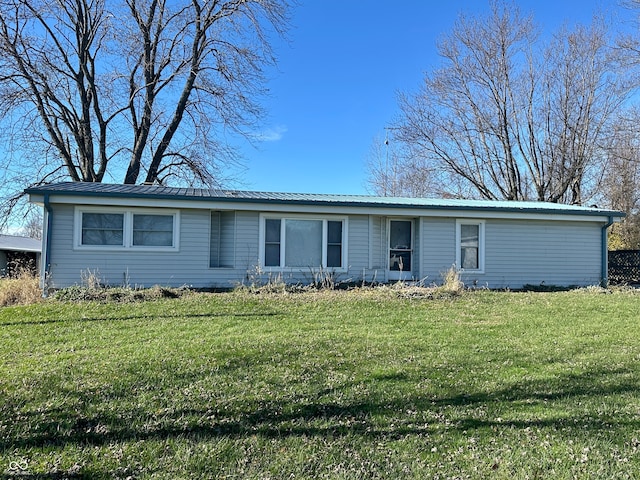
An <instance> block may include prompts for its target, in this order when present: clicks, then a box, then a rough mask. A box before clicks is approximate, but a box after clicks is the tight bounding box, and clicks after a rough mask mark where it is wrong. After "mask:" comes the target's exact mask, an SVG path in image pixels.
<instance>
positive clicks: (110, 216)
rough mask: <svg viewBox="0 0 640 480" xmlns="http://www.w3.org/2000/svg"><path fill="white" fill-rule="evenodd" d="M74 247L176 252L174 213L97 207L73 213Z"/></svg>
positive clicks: (175, 215) (80, 209) (176, 238)
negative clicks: (74, 218)
mask: <svg viewBox="0 0 640 480" xmlns="http://www.w3.org/2000/svg"><path fill="white" fill-rule="evenodd" d="M75 215H76V230H75V232H76V233H75V241H74V245H75V246H76V248H88V249H91V248H93V249H121V248H122V249H126V248H131V249H138V250H144V249H152V250H157V249H171V250H175V249H177V248H178V235H177V232H178V212H176V211H172V212H170V213H167V212H165V211H160V210H140V211H137V210H121V211H117V210H115V209H108V208H98V207H87V208H86V209H85V208H82V207H78V208H77V209H76V214H75Z"/></svg>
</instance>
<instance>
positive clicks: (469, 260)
mask: <svg viewBox="0 0 640 480" xmlns="http://www.w3.org/2000/svg"><path fill="white" fill-rule="evenodd" d="M456 265H458V267H459V268H460V269H461V270H464V271H470V272H474V271H475V272H477V273H482V272H483V271H484V222H483V221H479V220H458V221H457V222H456Z"/></svg>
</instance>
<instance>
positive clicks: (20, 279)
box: [0, 271, 42, 307]
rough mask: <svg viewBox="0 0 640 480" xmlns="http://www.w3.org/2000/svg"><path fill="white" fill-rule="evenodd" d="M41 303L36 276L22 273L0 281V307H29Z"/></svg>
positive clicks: (38, 282) (25, 272) (40, 292)
mask: <svg viewBox="0 0 640 480" xmlns="http://www.w3.org/2000/svg"><path fill="white" fill-rule="evenodd" d="M40 301H42V290H41V289H40V280H39V277H38V276H37V275H33V274H32V273H29V272H27V271H24V272H22V273H20V274H18V275H17V276H14V277H12V278H2V279H0V306H2V307H7V306H12V305H29V304H32V303H37V302H40Z"/></svg>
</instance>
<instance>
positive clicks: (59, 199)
mask: <svg viewBox="0 0 640 480" xmlns="http://www.w3.org/2000/svg"><path fill="white" fill-rule="evenodd" d="M29 201H30V202H32V203H36V204H41V203H43V202H44V196H43V195H30V196H29ZM50 202H51V203H52V204H56V203H59V204H60V203H61V204H71V205H100V206H117V207H129V208H130V207H142V208H173V209H196V210H238V211H242V210H244V211H254V212H261V213H306V214H308V213H311V214H318V215H377V216H383V217H410V218H421V217H422V218H428V217H437V218H476V219H485V220H489V219H510V220H545V221H565V222H567V221H572V222H595V223H606V222H608V221H609V217H608V216H607V215H604V214H603V215H576V214H561V213H544V212H527V211H522V212H520V211H517V212H514V211H493V210H491V209H486V210H485V209H471V210H467V209H464V208H460V209H430V208H429V207H424V208H416V207H414V208H403V207H395V208H392V207H385V206H378V205H370V206H362V205H357V206H349V205H331V204H322V205H304V204H297V203H262V202H246V201H241V202H237V201H233V200H225V201H215V200H192V199H188V200H185V199H175V200H171V199H153V198H135V199H132V198H126V197H111V196H106V197H99V196H87V197H84V196H79V195H58V194H52V195H51V196H50ZM613 219H614V221H620V220H621V218H620V217H614V218H613Z"/></svg>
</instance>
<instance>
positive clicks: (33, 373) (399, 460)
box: [0, 289, 640, 479]
mask: <svg viewBox="0 0 640 480" xmlns="http://www.w3.org/2000/svg"><path fill="white" fill-rule="evenodd" d="M639 320H640V294H636V293H634V292H628V291H613V292H608V293H605V292H604V291H602V290H597V289H595V290H593V291H584V290H583V291H574V292H564V293H504V292H502V293H497V292H465V293H464V294H463V295H461V296H459V297H452V298H447V297H446V296H445V297H444V298H440V299H428V298H422V297H420V296H419V295H418V296H412V295H407V296H406V298H405V297H403V296H402V295H398V294H397V292H392V291H390V290H376V289H363V290H354V291H346V292H331V291H327V292H308V293H300V294H293V295H291V294H289V295H287V294H278V295H255V294H251V293H247V292H233V293H226V294H195V293H194V294H188V295H185V296H184V297H181V298H176V299H158V300H152V301H144V302H138V303H98V302H77V303H63V302H59V301H54V300H49V301H46V302H43V303H40V304H37V305H32V306H26V307H5V308H0V475H2V478H14V477H15V478H33V479H36V478H37V479H58V478H60V479H62V478H87V479H89V478H91V479H96V478H98V479H99V478H105V479H106V478H122V479H125V478H129V479H143V478H255V479H258V478H260V479H265V478H274V479H276V478H278V479H280V478H344V479H351V478H352V479H363V478H441V479H444V478H495V479H502V478H505V479H507V478H508V479H524V478H554V479H562V478H567V479H568V478H607V479H610V478H637V476H638V472H640V321H639Z"/></svg>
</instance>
